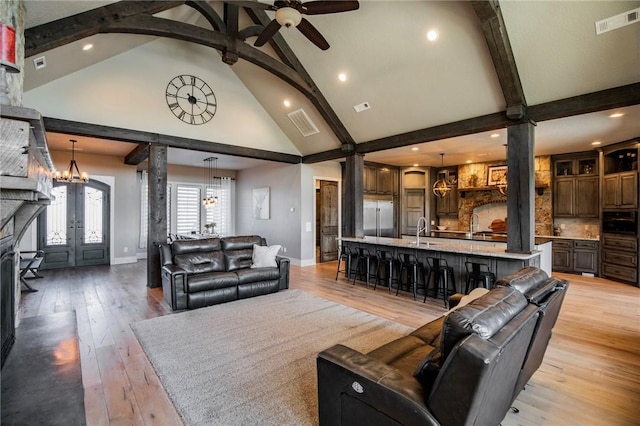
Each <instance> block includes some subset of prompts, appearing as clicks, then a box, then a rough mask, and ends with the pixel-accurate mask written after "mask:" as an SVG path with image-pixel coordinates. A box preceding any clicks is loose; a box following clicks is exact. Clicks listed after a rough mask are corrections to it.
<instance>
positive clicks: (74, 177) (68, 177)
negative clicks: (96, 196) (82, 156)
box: [55, 139, 89, 183]
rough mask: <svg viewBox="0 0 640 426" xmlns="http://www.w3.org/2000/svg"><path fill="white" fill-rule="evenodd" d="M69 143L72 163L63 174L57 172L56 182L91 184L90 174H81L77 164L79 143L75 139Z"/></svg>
mask: <svg viewBox="0 0 640 426" xmlns="http://www.w3.org/2000/svg"><path fill="white" fill-rule="evenodd" d="M69 142H71V161H70V162H69V167H67V170H65V171H63V172H62V173H60V172H59V171H58V170H56V171H55V180H56V181H58V182H65V183H87V182H89V174H88V173H87V172H82V173H80V170H79V169H78V163H76V142H77V141H76V140H75V139H69Z"/></svg>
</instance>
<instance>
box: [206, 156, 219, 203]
mask: <svg viewBox="0 0 640 426" xmlns="http://www.w3.org/2000/svg"><path fill="white" fill-rule="evenodd" d="M204 164H205V166H204V173H205V176H204V198H203V199H202V204H204V206H205V207H213V206H215V205H216V203H217V202H218V196H217V195H216V194H215V193H214V186H215V180H216V179H217V178H218V176H217V175H218V158H217V157H209V158H205V159H204Z"/></svg>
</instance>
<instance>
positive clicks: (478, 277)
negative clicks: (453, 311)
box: [464, 262, 496, 294]
mask: <svg viewBox="0 0 640 426" xmlns="http://www.w3.org/2000/svg"><path fill="white" fill-rule="evenodd" d="M464 267H465V269H466V270H467V285H466V287H465V289H464V292H465V294H469V285H470V284H471V282H472V281H473V288H476V287H478V286H479V285H482V287H484V288H486V289H487V290H490V289H491V287H493V283H495V282H496V274H494V273H493V272H491V269H489V265H487V264H486V263H476V262H464Z"/></svg>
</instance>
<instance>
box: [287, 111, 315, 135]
mask: <svg viewBox="0 0 640 426" xmlns="http://www.w3.org/2000/svg"><path fill="white" fill-rule="evenodd" d="M287 116H288V117H289V120H291V122H292V123H293V124H294V125H295V126H296V127H297V128H298V130H299V131H300V133H302V136H304V137H307V136H311V135H315V134H316V133H320V130H318V128H317V127H316V125H315V124H313V121H311V119H310V118H309V116H308V115H307V113H306V112H304V110H303V109H302V108H300V109H299V110H297V111H293V112H290V113H289V114H287Z"/></svg>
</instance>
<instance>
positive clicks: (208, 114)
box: [166, 74, 217, 125]
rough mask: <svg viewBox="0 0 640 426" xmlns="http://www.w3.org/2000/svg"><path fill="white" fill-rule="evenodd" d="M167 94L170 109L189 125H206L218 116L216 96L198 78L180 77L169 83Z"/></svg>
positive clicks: (185, 75)
mask: <svg viewBox="0 0 640 426" xmlns="http://www.w3.org/2000/svg"><path fill="white" fill-rule="evenodd" d="M166 92H167V93H166V98H167V105H168V106H169V109H170V110H171V112H172V113H173V115H175V116H176V117H178V118H179V119H180V120H182V121H184V122H185V123H187V124H193V125H197V124H204V123H206V122H208V121H209V120H211V119H212V118H213V116H214V115H215V114H216V109H217V102H216V95H214V94H213V90H211V87H209V85H208V84H207V83H205V82H204V81H203V80H202V79H200V78H198V77H195V76H193V75H188V74H184V75H179V76H177V77H175V78H173V79H172V80H171V81H170V82H169V84H168V85H167V90H166Z"/></svg>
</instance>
